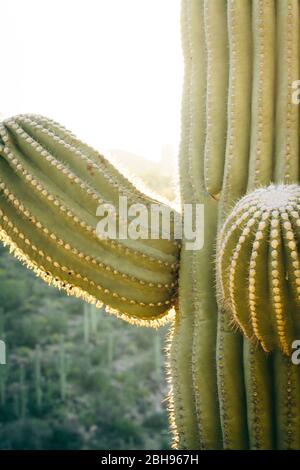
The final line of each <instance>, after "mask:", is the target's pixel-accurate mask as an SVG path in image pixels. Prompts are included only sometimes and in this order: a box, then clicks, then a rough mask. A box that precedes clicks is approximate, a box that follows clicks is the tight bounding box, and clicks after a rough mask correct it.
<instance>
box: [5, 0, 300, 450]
mask: <svg viewBox="0 0 300 470" xmlns="http://www.w3.org/2000/svg"><path fill="white" fill-rule="evenodd" d="M182 44H183V53H184V61H185V78H184V89H183V102H182V138H181V147H180V190H181V201H182V207H184V205H185V204H192V205H195V204H203V206H204V212H205V223H204V247H203V248H202V249H201V250H198V251H197V250H195V251H189V250H187V249H186V245H185V242H186V240H185V239H183V243H182V247H181V248H180V246H179V244H178V242H177V241H176V240H172V239H171V240H163V239H160V240H121V239H119V240H117V241H113V240H99V238H97V236H96V224H97V218H96V209H97V206H98V205H99V203H103V202H108V203H112V204H117V200H118V197H119V195H120V194H121V195H126V196H127V197H128V198H129V199H130V201H131V202H134V203H138V202H142V203H143V204H145V205H147V206H149V205H150V204H151V203H153V202H154V203H155V201H154V200H153V199H151V198H150V197H148V196H146V195H144V194H142V193H141V192H140V191H138V190H137V189H136V188H135V187H134V186H133V185H132V184H131V183H130V182H129V181H128V180H126V179H125V178H124V177H123V176H122V175H121V174H120V173H119V172H118V171H117V170H116V169H115V168H114V167H113V166H112V165H111V164H110V163H109V162H108V161H107V160H105V159H104V158H103V157H101V156H100V155H99V154H98V153H97V152H95V151H94V150H92V149H91V148H90V147H88V146H87V145H85V144H83V143H82V142H80V141H79V140H77V139H76V138H75V137H74V136H73V135H72V134H70V133H69V132H68V131H66V130H65V129H64V128H62V127H61V126H59V125H58V124H56V123H54V122H53V121H50V120H48V119H46V118H41V117H39V116H32V115H28V116H18V117H16V118H13V119H9V120H7V121H5V122H4V123H3V124H2V125H1V127H0V155H1V158H0V180H1V181H0V190H1V195H2V197H1V198H0V210H1V212H0V214H1V238H2V240H3V241H4V242H5V243H7V244H8V245H9V246H10V248H11V250H12V252H13V253H14V254H15V255H16V256H18V257H19V258H20V259H21V260H22V261H23V262H25V263H27V265H28V266H29V267H30V268H32V269H34V271H35V272H36V273H37V274H38V275H40V276H41V277H42V278H43V279H44V280H46V281H47V282H52V283H54V284H55V285H57V286H58V287H60V288H64V289H66V290H67V292H68V293H69V294H73V295H77V296H81V297H83V298H84V299H85V300H87V301H90V302H92V303H96V304H97V305H98V306H99V305H100V304H101V302H104V303H105V304H108V305H109V306H110V307H111V309H112V311H113V312H114V313H116V314H117V315H119V316H120V317H121V318H123V319H126V320H128V321H131V322H132V323H136V324H139V325H150V326H159V325H160V324H161V323H162V322H164V321H166V320H168V319H170V320H171V321H172V326H171V331H170V335H169V340H168V346H167V348H168V364H167V374H168V379H169V382H170V394H169V415H170V426H171V430H172V433H173V446H174V447H177V448H180V449H220V448H221V449H299V448H300V369H299V367H298V368H297V366H295V365H293V363H292V361H291V358H290V357H289V354H290V352H291V342H292V340H293V339H297V336H298V335H299V334H300V329H299V327H298V326H299V320H298V317H299V315H300V309H299V287H298V286H299V269H298V268H299V266H298V256H299V216H298V214H299V207H298V203H299V194H300V193H299V191H300V190H299V186H298V182H299V107H298V106H296V105H295V104H293V102H292V92H293V88H292V85H293V82H294V81H295V80H297V79H299V59H300V48H299V3H298V0H253V1H250V0H227V1H220V0H183V1H182ZM270 185H271V186H270ZM245 195H246V196H245ZM241 198H242V199H241ZM184 216H185V214H184V213H183V217H184ZM183 220H185V219H183ZM174 222H175V221H174V220H173V223H174ZM178 265H179V273H178ZM172 307H174V309H175V311H176V312H175V316H174V313H173V314H170V313H169V312H170V309H171V308H172ZM298 339H299V338H298ZM266 351H272V352H268V353H267V352H266Z"/></svg>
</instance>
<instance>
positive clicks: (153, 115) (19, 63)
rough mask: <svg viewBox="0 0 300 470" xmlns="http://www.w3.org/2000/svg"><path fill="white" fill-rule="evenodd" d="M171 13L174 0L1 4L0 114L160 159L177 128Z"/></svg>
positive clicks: (177, 60) (176, 45) (175, 36)
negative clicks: (42, 119) (33, 116)
mask: <svg viewBox="0 0 300 470" xmlns="http://www.w3.org/2000/svg"><path fill="white" fill-rule="evenodd" d="M179 15H180V0H43V1H42V2H41V1H39V0H26V2H24V1H23V0H3V1H2V2H1V19H2V21H1V29H0V37H1V44H2V51H1V59H2V73H1V82H2V92H1V108H0V113H1V115H2V117H8V116H10V115H14V114H19V113H32V112H33V113H39V114H43V115H46V116H47V117H51V118H53V119H55V120H57V121H59V122H61V123H62V124H64V125H65V126H66V127H68V128H70V129H71V130H72V131H73V132H74V133H76V134H77V135H78V136H79V137H80V138H82V139H84V140H85V141H87V142H88V143H90V144H91V145H93V146H94V147H96V148H98V149H99V150H101V151H103V152H105V151H106V150H111V149H120V150H123V151H126V152H130V153H133V154H136V155H140V156H142V157H144V158H147V159H149V160H154V161H159V159H160V156H161V150H162V148H163V147H164V146H166V145H171V146H173V147H174V149H176V150H177V147H178V140H179V134H180V104H181V88H182V86H181V83H182V68H183V66H182V54H181V46H180V19H179Z"/></svg>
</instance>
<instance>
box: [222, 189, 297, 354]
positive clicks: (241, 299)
mask: <svg viewBox="0 0 300 470" xmlns="http://www.w3.org/2000/svg"><path fill="white" fill-rule="evenodd" d="M299 209H300V188H299V186H297V185H290V186H287V185H279V186H269V187H268V188H266V189H257V190H256V191H253V192H251V193H250V194H249V195H247V196H245V197H244V198H242V199H241V200H240V202H238V204H237V205H236V206H235V208H234V210H233V211H232V212H231V213H230V215H229V217H228V218H227V220H226V222H225V224H224V227H223V228H222V230H221V232H220V237H219V238H220V249H219V253H218V258H217V269H218V271H219V276H220V279H221V292H220V303H221V304H222V302H223V306H224V309H225V310H227V311H228V314H229V316H230V317H231V318H232V320H233V323H234V324H236V325H238V327H239V328H240V330H241V332H242V333H243V335H244V336H245V337H246V338H248V339H249V340H255V339H256V340H257V341H259V343H260V344H261V346H262V347H263V349H264V351H266V352H269V351H272V350H274V349H275V348H278V349H280V350H281V351H282V352H283V354H286V355H289V354H291V346H292V343H293V341H294V340H295V339H296V338H297V337H298V336H297V335H299V333H300V316H299V307H300V265H299V254H298V247H299V243H300V237H299V236H300V215H299Z"/></svg>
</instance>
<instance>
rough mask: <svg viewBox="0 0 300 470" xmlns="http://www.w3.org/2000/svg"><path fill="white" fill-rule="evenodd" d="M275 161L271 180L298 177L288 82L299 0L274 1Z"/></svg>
mask: <svg viewBox="0 0 300 470" xmlns="http://www.w3.org/2000/svg"><path fill="white" fill-rule="evenodd" d="M276 5H277V31H278V34H277V51H278V53H277V77H278V78H277V82H278V83H277V96H276V149H275V154H276V162H275V176H274V180H275V181H276V182H278V183H282V182H284V183H287V184H288V183H294V182H298V179H299V161H298V158H297V157H296V156H298V151H299V106H297V105H295V104H294V103H293V102H292V92H293V89H292V83H293V81H294V80H298V79H299V55H300V51H299V3H298V1H297V0H287V1H284V0H278V1H277V3H276Z"/></svg>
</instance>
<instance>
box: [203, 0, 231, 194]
mask: <svg viewBox="0 0 300 470" xmlns="http://www.w3.org/2000/svg"><path fill="white" fill-rule="evenodd" d="M204 25H205V39H206V50H207V79H206V83H207V93H206V140H205V155H204V174H205V187H206V191H207V192H208V194H210V195H212V196H213V197H215V198H218V197H219V194H220V192H221V189H222V183H223V172H224V142H225V138H226V114H227V87H228V68H227V62H228V59H227V56H228V44H227V12H226V2H220V1H219V0H205V2H204Z"/></svg>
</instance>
